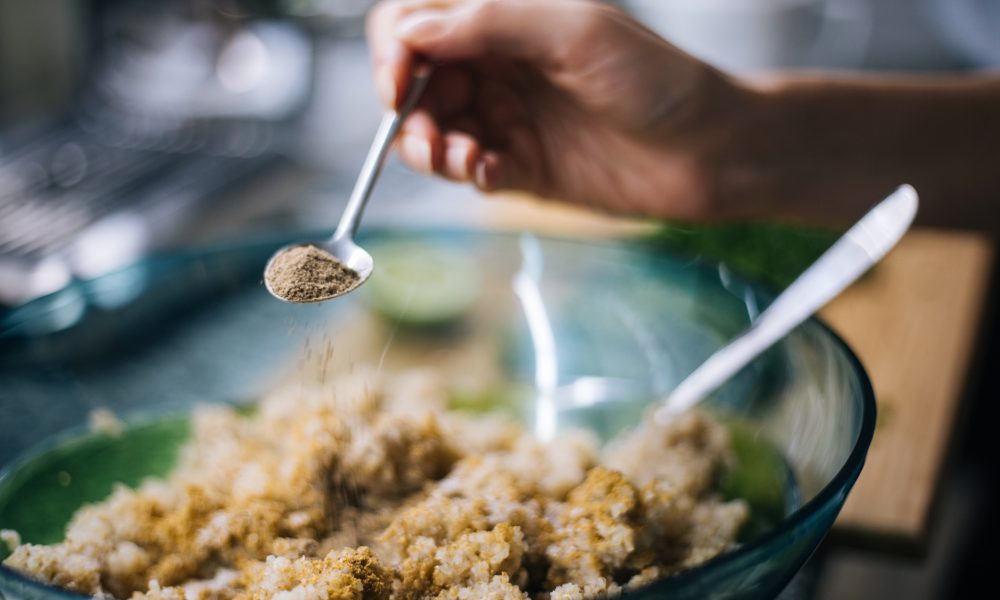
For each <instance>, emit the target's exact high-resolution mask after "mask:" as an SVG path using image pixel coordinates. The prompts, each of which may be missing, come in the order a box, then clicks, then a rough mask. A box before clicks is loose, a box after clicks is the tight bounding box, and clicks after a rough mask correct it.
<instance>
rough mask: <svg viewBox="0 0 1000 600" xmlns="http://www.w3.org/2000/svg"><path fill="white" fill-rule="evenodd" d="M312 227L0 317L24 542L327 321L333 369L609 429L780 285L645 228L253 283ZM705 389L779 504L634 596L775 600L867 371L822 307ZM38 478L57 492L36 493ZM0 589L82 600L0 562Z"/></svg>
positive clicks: (849, 440) (492, 242)
mask: <svg viewBox="0 0 1000 600" xmlns="http://www.w3.org/2000/svg"><path fill="white" fill-rule="evenodd" d="M315 237H317V236H295V238H294V239H293V238H291V237H290V236H285V237H282V238H281V239H277V238H276V239H254V240H247V241H244V242H240V243H234V244H228V245H225V246H220V247H216V248H209V249H203V250H199V251H194V252H188V253H182V254H175V255H170V256H162V257H158V258H155V259H150V260H147V261H144V262H142V263H140V264H137V265H134V266H132V267H129V268H127V269H124V270H122V271H119V272H116V273H113V274H110V275H107V276H104V277H101V278H99V279H95V280H91V281H86V282H78V283H76V284H74V285H72V286H71V287H69V288H67V289H65V290H63V291H61V292H59V293H57V294H54V295H51V296H48V297H45V298H42V299H39V300H36V301H34V302H32V303H30V304H27V305H25V306H22V307H19V308H17V309H15V310H12V311H9V312H7V313H5V314H0V465H3V471H2V473H0V528H5V527H14V528H16V529H20V530H21V531H22V532H23V533H24V534H25V541H36V542H51V541H54V539H52V538H53V537H55V538H56V539H58V535H59V532H60V531H61V528H62V527H63V526H64V525H65V523H66V520H67V519H68V517H69V515H70V514H71V512H72V511H73V510H74V509H75V508H77V507H78V506H79V505H80V504H82V503H84V502H88V501H95V500H99V499H101V498H102V497H103V496H104V495H106V494H107V493H108V492H109V491H110V485H111V482H112V481H119V480H120V481H125V482H126V483H135V482H136V481H138V480H139V479H140V478H141V477H142V476H145V475H150V474H162V473H164V472H166V471H167V470H168V469H169V467H170V464H171V461H172V456H173V455H172V452H174V451H175V450H176V446H177V445H178V444H179V443H180V441H181V440H182V439H183V434H184V430H183V428H181V429H170V430H169V431H165V430H159V429H157V427H158V426H157V425H156V423H157V422H158V421H157V418H158V415H159V416H161V417H162V416H163V415H171V414H173V415H176V414H179V413H184V412H186V411H188V410H190V408H191V407H192V406H194V405H195V404H200V403H207V402H240V401H247V400H248V399H253V398H254V397H256V396H257V395H258V394H259V393H260V392H261V391H262V390H264V389H265V388H266V387H267V386H268V385H269V384H271V383H272V382H273V381H274V379H275V377H276V376H277V375H278V374H279V373H282V372H287V370H288V368H289V365H290V363H292V362H294V360H295V357H297V356H300V353H301V350H302V348H303V345H304V344H307V343H313V344H315V343H316V341H317V339H318V336H320V335H321V332H324V331H327V332H334V334H335V340H336V343H335V351H334V352H333V356H334V358H333V359H332V362H333V363H338V361H340V364H339V366H338V365H337V364H333V365H332V366H330V369H331V370H333V371H334V372H336V369H337V368H342V367H346V366H347V365H349V364H351V363H357V362H366V361H372V362H374V363H376V364H379V365H381V367H382V368H384V369H387V370H395V369H403V368H406V367H410V366H422V367H428V366H429V367H433V368H437V369H439V370H441V371H443V372H444V373H445V374H446V376H447V377H448V378H449V381H453V382H454V384H455V388H456V390H457V392H456V393H457V394H458V396H460V397H461V398H462V402H464V403H466V404H471V405H473V406H474V407H475V409H477V410H479V409H484V408H490V407H491V405H493V404H504V403H507V404H506V405H505V408H507V409H510V408H511V406H513V407H515V409H514V410H513V412H514V413H515V414H517V415H518V416H519V417H520V418H522V419H523V420H524V422H525V424H526V425H527V426H528V427H530V428H532V429H533V430H534V431H535V432H536V433H537V434H538V435H541V436H546V435H551V434H552V433H554V432H556V431H558V430H560V429H562V428H565V427H581V426H582V427H588V428H591V429H593V430H594V431H596V432H597V433H598V434H599V435H600V436H602V437H604V438H608V437H610V436H612V435H614V434H615V433H618V432H619V431H621V430H622V429H624V428H627V427H629V426H631V425H634V424H635V423H636V422H637V421H638V419H639V418H640V416H641V415H642V413H643V410H644V409H645V407H647V406H648V404H649V403H650V402H652V401H654V400H655V399H656V398H658V397H660V396H661V395H663V394H664V393H666V392H668V391H669V390H670V389H672V387H673V386H674V385H676V383H677V382H678V381H679V379H680V378H682V377H683V376H684V375H686V374H687V373H689V372H690V371H691V370H692V369H693V368H694V367H695V366H696V365H697V364H698V363H699V362H700V361H702V360H703V359H704V358H705V357H707V356H708V355H709V354H710V353H711V352H712V351H713V350H715V349H716V348H718V347H719V346H720V345H721V344H723V343H724V342H725V341H726V340H728V339H730V338H731V337H733V336H734V335H735V334H736V333H737V332H739V331H740V330H741V329H742V328H744V327H745V326H746V325H747V323H748V322H749V321H750V320H751V319H753V318H754V316H755V315H756V314H757V313H758V312H759V311H760V310H761V309H762V308H763V307H765V306H766V305H767V303H768V302H769V301H770V299H771V295H770V294H769V293H768V292H767V291H766V290H763V289H761V288H760V287H759V286H755V285H752V284H750V283H748V282H746V281H743V280H741V279H740V278H739V277H736V276H734V275H733V274H732V273H730V272H729V271H728V270H727V269H726V268H725V267H724V266H722V265H706V264H702V263H697V262H692V261H690V260H687V259H683V258H680V257H678V256H676V255H673V254H670V253H666V252H664V251H662V249H660V248H657V247H656V246H655V245H650V244H646V243H642V242H636V241H622V242H601V243H593V242H587V243H584V242H580V241H573V240H561V239H550V238H538V237H535V236H532V235H505V234H483V233H471V232H460V231H438V230H428V231H413V232H398V231H397V232H390V231H384V232H373V233H370V234H368V235H366V236H365V237H364V239H363V242H362V243H363V244H364V245H365V246H366V247H369V248H371V250H372V254H373V255H374V257H375V260H376V265H377V267H376V271H379V270H380V269H381V272H383V273H386V274H387V275H386V279H384V280H383V281H381V282H379V281H372V282H370V283H368V284H366V285H365V287H364V288H363V289H362V290H361V292H360V293H357V294H351V295H349V296H347V297H344V298H342V299H338V300H336V301H333V302H328V303H325V304H319V305H307V306H294V305H288V304H284V303H281V302H278V301H276V300H274V299H273V298H271V297H270V296H269V295H268V294H267V293H266V292H265V291H264V289H263V286H262V285H261V282H260V279H261V269H262V267H263V265H264V263H265V262H266V260H267V258H268V256H269V255H270V254H271V252H272V251H273V250H274V249H276V248H278V247H279V246H282V245H284V244H286V243H289V242H290V241H296V240H299V239H314V238H315ZM427 252H429V253H430V254H423V253H427ZM414 256H417V257H421V256H424V257H425V258H426V257H430V258H426V260H424V259H421V260H424V262H428V261H430V262H433V261H435V260H438V259H439V258H441V257H444V263H445V264H449V265H451V267H452V268H453V269H455V272H456V273H457V274H458V276H457V277H454V278H451V279H450V280H446V281H437V280H435V278H434V276H433V272H428V273H424V274H423V275H420V276H413V273H416V272H418V270H414V269H411V268H406V269H404V272H403V273H402V274H401V275H402V279H392V277H389V275H392V272H393V269H394V268H395V269H396V270H397V271H399V269H400V265H404V266H405V265H407V264H408V263H407V262H406V260H410V261H411V263H412V260H413V257H414ZM400 257H404V260H402V262H400ZM434 257H437V258H434ZM449 257H450V258H449ZM418 262H419V260H418ZM435 264H437V263H435ZM408 273H409V274H408ZM396 275H400V273H396ZM408 277H409V279H407V278H408ZM441 289H445V290H447V291H448V293H447V294H444V295H443V296H442V295H441V294H440V293H439V292H440V291H441ZM310 340H311V341H310ZM338 344H339V345H338ZM498 390H499V391H498ZM707 404H708V406H709V408H710V409H711V410H713V411H715V412H717V413H718V414H719V415H720V416H721V417H722V418H724V419H729V420H732V421H734V422H739V423H741V427H742V429H743V431H744V432H748V433H749V434H750V436H751V437H752V438H753V439H755V440H758V441H762V442H763V443H766V444H767V445H768V446H769V447H773V448H776V449H777V450H778V452H779V453H780V456H781V457H783V463H782V464H783V466H784V467H786V468H787V470H788V475H789V477H790V480H792V481H794V485H791V486H789V488H788V489H787V490H783V494H784V495H783V498H784V499H785V503H784V505H783V514H781V515H779V519H778V521H777V522H776V523H775V524H772V525H771V526H770V527H769V528H767V529H766V531H763V532H762V533H758V534H757V535H755V536H753V537H752V538H750V539H748V540H747V541H746V542H745V543H743V544H742V545H740V546H739V547H738V548H736V549H734V550H732V551H730V552H727V553H725V554H723V555H721V556H719V557H717V558H715V559H713V560H711V561H709V562H707V563H705V564H703V565H701V566H699V567H697V568H694V569H691V570H689V571H687V572H684V573H682V574H679V575H677V576H674V577H670V578H668V579H664V580H661V581H659V582H656V583H654V584H652V585H650V586H648V587H647V588H644V589H640V590H636V591H634V592H630V593H629V594H627V595H626V597H629V598H652V597H670V598H682V599H683V598H692V599H693V598H767V597H773V596H774V595H775V594H777V593H778V592H779V591H780V590H781V589H782V588H783V587H784V586H785V585H786V584H787V582H788V581H789V580H790V579H791V577H792V576H793V575H794V574H795V573H796V572H797V571H798V570H799V569H800V568H801V567H802V565H803V564H804V563H805V561H806V559H807V558H808V557H809V556H810V554H811V553H812V552H813V551H814V550H815V549H816V547H817V545H818V544H819V542H820V541H821V539H822V538H823V536H824V535H825V534H826V533H827V532H828V531H829V529H830V527H831V526H832V524H833V522H834V519H835V518H836V516H837V514H838V512H839V511H840V509H841V507H842V506H843V503H844V500H845V499H846V497H847V494H848V492H849V491H850V489H851V487H852V486H853V485H854V482H855V481H856V479H857V477H858V474H859V473H860V471H861V467H862V465H863V463H864V459H865V455H866V453H867V450H868V446H869V444H870V442H871V439H872V433H873V431H874V423H875V402H874V397H873V393H872V389H871V385H870V382H869V380H868V377H867V376H866V374H865V372H864V370H863V368H862V367H861V365H860V363H859V362H858V360H857V358H856V357H855V356H854V354H852V352H851V351H850V349H848V347H847V346H846V345H845V344H844V343H843V341H841V340H840V338H838V337H837V336H836V335H835V334H834V333H832V332H831V331H830V330H829V329H828V328H827V327H826V326H825V325H823V324H822V323H821V322H819V321H817V320H811V321H809V322H807V323H805V324H804V325H803V326H801V327H800V328H798V329H797V330H796V331H795V332H794V333H793V334H792V335H790V336H788V337H787V338H786V339H785V340H783V341H782V342H781V343H780V344H779V345H777V346H775V348H773V349H772V350H771V351H769V352H768V353H766V354H765V355H764V356H762V357H760V358H759V359H758V360H757V361H755V362H754V363H753V364H751V365H749V366H748V367H747V368H745V369H744V370H743V371H742V372H741V373H740V374H739V375H738V376H737V377H735V378H734V379H733V380H732V381H731V382H729V383H728V384H727V385H725V386H724V387H723V388H722V389H720V390H719V391H718V392H717V393H716V394H715V395H714V396H713V398H711V399H710V400H709V401H708V402H707ZM99 407H100V408H107V409H110V410H111V411H113V412H114V413H115V414H117V415H119V416H122V417H123V418H124V419H125V420H126V421H127V422H130V423H147V425H145V426H142V427H146V428H145V429H143V428H142V427H139V428H138V429H135V430H133V432H132V434H130V435H126V436H124V438H121V439H125V440H129V439H131V442H129V443H130V444H132V445H131V446H129V445H128V444H126V443H124V442H121V441H118V442H116V441H114V440H112V439H111V438H108V439H105V440H103V441H102V440H98V441H97V442H96V444H97V446H93V443H94V440H93V436H90V438H88V437H87V436H86V427H85V423H86V421H87V416H88V414H89V413H90V412H91V411H92V410H93V409H95V408H99ZM151 419H152V421H151ZM159 422H160V423H163V422H166V421H162V419H161V420H160V421H159ZM148 423H152V425H148ZM150 427H151V429H150ZM157 436H160V437H157ZM81 440H82V441H81ZM87 440H90V442H88V441H87ZM154 442H155V443H154ZM87 443H91V444H92V445H91V446H87V447H88V448H89V450H88V452H90V454H88V455H87V456H88V461H89V462H88V464H90V467H89V468H90V469H91V470H90V471H89V474H88V475H87V476H86V477H83V476H79V477H71V475H73V473H71V472H68V471H72V469H74V468H77V467H78V466H79V465H78V464H77V463H79V462H80V461H77V462H75V463H74V462H73V460H72V457H73V452H75V451H76V450H74V448H76V449H77V450H79V448H83V447H84V446H81V445H80V444H84V445H86V444H87ZM46 461H48V462H46ZM67 461H68V462H67ZM95 461H96V462H95ZM94 464H98V465H100V466H101V467H103V470H100V472H95V471H94V469H93V465H94ZM53 465H56V466H55V467H53ZM73 465H77V466H73ZM53 469H55V470H53ZM95 473H96V474H95ZM64 475H65V481H62V478H63V476H64ZM56 477H58V478H59V479H60V483H58V484H57V483H54V481H55V480H54V479H52V478H56ZM45 478H49V479H52V480H51V481H50V480H49V479H45ZM32 482H34V483H32ZM70 482H72V483H70ZM36 484H38V485H42V486H43V487H44V486H45V485H49V486H50V488H51V490H52V491H51V492H50V493H49V499H55V500H58V502H49V503H47V502H44V501H40V500H39V496H38V495H37V493H38V490H37V489H35V490H34V491H33V492H32V491H31V490H30V489H29V488H30V487H31V485H36ZM55 486H61V487H55ZM32 493H34V494H35V495H31V494H32ZM44 499H45V498H42V500H44ZM50 505H51V506H50ZM53 532H55V533H53ZM3 596H5V597H6V598H8V599H12V598H43V597H67V598H69V597H79V596H75V595H73V594H69V593H67V592H65V591H60V590H57V589H54V588H51V587H47V586H44V585H41V584H39V583H36V582H34V581H31V580H29V579H27V578H25V577H23V576H21V575H20V574H18V573H15V572H13V571H11V570H9V569H6V568H3V567H0V597H3Z"/></svg>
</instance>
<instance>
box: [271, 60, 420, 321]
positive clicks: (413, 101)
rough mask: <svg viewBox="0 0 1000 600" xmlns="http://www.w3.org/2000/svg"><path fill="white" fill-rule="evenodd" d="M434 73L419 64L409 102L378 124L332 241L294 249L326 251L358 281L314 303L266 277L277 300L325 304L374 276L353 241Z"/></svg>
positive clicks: (366, 255) (365, 255)
mask: <svg viewBox="0 0 1000 600" xmlns="http://www.w3.org/2000/svg"><path fill="white" fill-rule="evenodd" d="M433 74H434V67H433V65H430V64H422V65H418V66H417V67H416V68H415V69H414V71H413V76H412V78H411V79H410V86H409V89H408V90H407V92H406V99H405V100H404V101H403V104H402V106H400V107H399V110H394V111H389V112H387V113H386V114H385V116H383V117H382V122H381V124H380V125H379V128H378V131H377V132H376V133H375V139H374V140H372V145H371V148H369V149H368V156H366V157H365V162H364V164H362V165H361V173H359V174H358V179H357V182H356V183H355V184H354V189H353V190H352V191H351V197H350V199H349V200H348V201H347V206H346V207H345V208H344V213H343V214H342V215H341V217H340V223H339V224H338V225H337V230H336V231H334V233H333V235H332V236H331V237H330V239H328V240H325V241H323V242H311V243H308V244H295V246H306V245H312V246H319V247H321V248H323V249H324V250H326V251H327V252H329V253H330V254H331V255H333V256H334V257H335V258H336V259H337V260H339V261H340V262H342V263H344V264H345V265H347V266H348V267H350V268H351V269H352V270H354V272H356V273H357V274H358V278H359V279H358V282H357V283H356V284H355V285H354V286H353V287H351V288H349V289H346V290H344V291H343V292H341V293H339V294H335V295H332V296H327V297H324V298H316V299H314V300H307V301H299V300H292V299H290V298H286V297H284V296H281V295H280V294H277V293H276V292H275V290H273V289H272V288H271V285H270V283H269V282H268V279H267V277H264V284H265V286H266V287H267V291H268V292H270V293H271V295H272V296H274V297H275V298H278V299H279V300H284V301H285V302H324V301H326V300H332V299H334V298H336V297H337V296H341V295H343V294H349V293H351V292H353V291H354V290H356V289H358V288H359V287H360V286H361V285H362V284H363V283H364V282H365V281H367V280H368V278H369V277H370V276H371V274H372V270H373V269H374V268H375V261H374V260H373V259H372V256H371V254H369V253H368V251H366V250H365V249H364V248H362V247H361V246H359V245H358V244H357V243H356V242H355V241H354V237H355V235H356V234H357V232H358V226H359V225H360V224H361V217H362V215H363V214H364V211H365V206H366V205H367V204H368V199H369V198H370V197H371V194H372V190H373V189H374V188H375V181H376V180H377V179H378V176H379V174H380V173H381V172H382V166H383V165H384V164H385V157H386V156H387V155H388V154H389V149H390V148H391V147H392V142H393V140H395V139H396V135H397V134H398V133H399V130H400V128H402V126H403V121H405V120H406V117H408V116H409V115H410V113H411V112H413V109H415V108H416V107H417V102H419V101H420V97H421V96H423V94H424V90H426V89H427V84H428V83H430V80H431V76H432V75H433ZM291 247H292V246H286V247H284V248H281V249H279V250H278V251H277V252H275V253H274V256H272V257H271V260H270V261H268V263H267V266H266V267H265V268H264V272H265V273H267V271H269V270H270V268H271V263H272V261H274V260H275V258H277V257H278V255H280V254H281V253H283V252H285V251H286V250H288V249H289V248H291Z"/></svg>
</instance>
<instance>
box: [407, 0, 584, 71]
mask: <svg viewBox="0 0 1000 600" xmlns="http://www.w3.org/2000/svg"><path fill="white" fill-rule="evenodd" d="M595 6H596V5H593V4H591V3H588V2H579V1H567V0H547V1H544V2H539V1H538V0H467V1H465V2H450V3H445V4H444V5H438V6H423V7H413V6H411V7H409V10H406V11H402V12H399V13H397V14H395V15H393V16H394V17H395V18H397V19H398V21H397V23H396V25H395V30H394V33H395V35H397V36H398V38H399V39H400V40H401V41H402V42H404V43H405V44H406V45H407V46H409V47H410V48H411V49H412V50H414V51H417V52H421V53H424V54H426V55H428V56H430V57H433V58H435V59H439V60H467V59H474V58H481V57H484V56H487V55H495V56H503V57H507V58H513V59H518V60H525V61H529V62H532V63H534V64H535V65H536V66H539V67H542V68H544V67H547V66H549V67H551V66H554V64H553V63H558V62H559V61H560V59H561V57H562V56H563V53H564V52H565V51H566V49H567V44H568V43H570V44H569V45H572V43H571V42H573V41H575V40H578V39H579V37H580V35H581V33H582V32H583V31H584V30H585V28H586V24H587V23H589V22H591V19H592V17H593V16H594V13H595V11H594V10H593V9H594V7H595Z"/></svg>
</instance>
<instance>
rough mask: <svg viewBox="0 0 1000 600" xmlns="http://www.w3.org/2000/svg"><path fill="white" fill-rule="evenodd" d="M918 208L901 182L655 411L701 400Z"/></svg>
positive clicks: (876, 256) (834, 288)
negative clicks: (900, 184)
mask: <svg viewBox="0 0 1000 600" xmlns="http://www.w3.org/2000/svg"><path fill="white" fill-rule="evenodd" d="M916 212H917V192H916V191H915V190H914V189H913V188H912V187H910V186H909V185H902V186H900V187H899V188H898V189H896V191H895V192H893V193H892V194H891V195H890V196H888V197H887V198H885V199H884V200H882V201H881V202H879V203H878V204H877V205H876V206H875V208H873V209H871V211H869V212H868V214H866V215H865V216H864V217H862V218H861V220H860V221H858V222H857V223H855V224H854V226H853V227H851V228H850V229H849V230H848V231H847V233H845V234H844V235H843V236H842V237H841V238H840V239H839V240H837V242H836V243H835V244H834V245H833V246H831V247H830V249H829V250H827V251H826V252H825V253H824V254H823V255H822V256H820V257H819V259H817V260H816V262H814V263H813V264H812V265H810V267H809V268H808V269H806V270H805V272H803V273H802V274H801V275H799V277H798V279H796V280H795V281H794V282H792V284H791V285H790V286H788V288H787V289H786V290H785V291H784V292H782V293H781V295H780V296H778V297H777V298H776V299H775V300H774V302H772V303H771V305H770V306H768V308H767V310H765V311H764V312H762V313H761V314H760V316H758V317H757V319H755V320H754V321H753V323H751V324H750V327H749V328H747V329H746V330H745V331H743V333H741V334H740V335H739V336H737V337H736V338H735V339H734V340H732V341H731V342H730V343H728V344H727V345H725V346H723V347H722V348H721V349H719V350H718V351H717V352H715V354H712V355H711V356H709V357H708V359H707V360H706V361H705V362H704V363H702V364H701V366H699V367H698V368H697V369H695V370H694V372H692V373H691V374H690V375H688V376H687V377H686V378H685V379H684V380H683V381H681V383H680V385H678V386H677V387H676V388H675V389H674V391H673V392H671V393H670V395H669V396H668V397H667V399H666V400H665V401H664V403H663V406H661V407H660V408H659V410H657V412H656V418H657V420H659V421H661V422H663V421H664V420H666V419H669V418H670V417H671V416H672V415H675V414H677V413H680V412H683V411H684V410H687V409H688V408H691V407H692V406H694V405H695V404H697V403H698V402H699V401H700V400H701V399H703V398H704V397H705V396H707V395H708V394H711V393H712V392H714V391H715V390H716V389H718V388H719V386H721V385H722V384H723V383H725V382H726V381H727V380H729V378H730V377H732V376H733V375H735V374H736V373H737V372H739V370H740V369H742V368H743V367H745V366H746V365H747V363H749V362H750V361H751V360H753V359H754V358H756V357H757V356H758V355H760V354H761V353H762V352H764V351H765V350H767V349H768V348H770V347H771V346H772V345H774V343H775V342H777V341H778V340H780V339H781V338H783V337H784V336H785V335H787V334H788V333H789V332H790V331H792V330H793V329H795V327H797V326H798V325H799V324H801V323H802V322H803V321H805V320H806V319H808V318H809V317H810V316H812V314H813V313H815V312H816V311H818V310H819V309H820V308H822V307H823V305H825V304H826V303H827V302H829V301H830V300H832V299H833V298H834V297H836V296H837V295H838V294H840V292H842V291H844V289H845V288H846V287H847V286H849V285H850V284H851V283H853V282H854V281H855V280H856V279H857V278H858V277H861V275H863V274H864V273H865V272H866V271H868V269H869V268H870V267H871V266H872V265H874V264H875V263H877V262H878V261H880V260H881V259H882V257H884V256H885V255H886V254H887V253H888V252H889V250H891V249H892V247H893V246H895V245H896V243H897V242H898V241H899V240H900V239H901V238H902V237H903V234H904V233H906V231H907V229H909V227H910V224H911V223H912V222H913V217H914V216H915V215H916Z"/></svg>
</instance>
